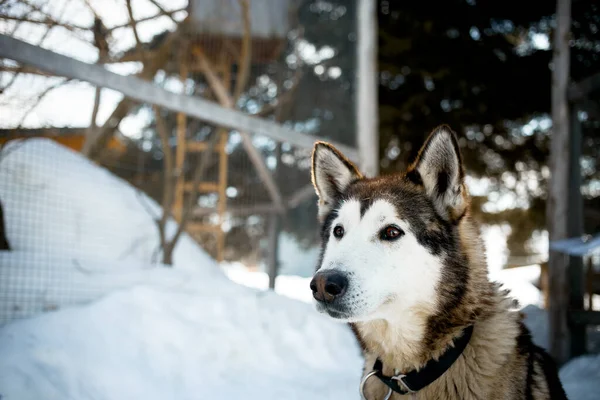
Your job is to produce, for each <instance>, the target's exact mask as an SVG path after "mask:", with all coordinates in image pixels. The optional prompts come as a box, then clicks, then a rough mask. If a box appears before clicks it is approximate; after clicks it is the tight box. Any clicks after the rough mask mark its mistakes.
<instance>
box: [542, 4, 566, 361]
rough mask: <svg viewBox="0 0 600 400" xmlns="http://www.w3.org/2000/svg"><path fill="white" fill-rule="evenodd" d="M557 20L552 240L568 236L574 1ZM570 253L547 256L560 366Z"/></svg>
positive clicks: (549, 206) (549, 208)
mask: <svg viewBox="0 0 600 400" xmlns="http://www.w3.org/2000/svg"><path fill="white" fill-rule="evenodd" d="M556 15H557V22H556V29H555V31H554V58H553V61H552V63H553V66H554V68H553V69H552V122H553V126H552V136H551V138H550V158H549V167H550V179H549V182H548V201H547V202H546V221H547V222H546V223H547V228H548V236H549V239H550V241H555V240H560V239H565V238H567V237H568V231H567V229H568V228H567V218H568V197H567V193H568V191H569V168H568V165H569V148H570V144H569V106H568V101H567V86H568V82H569V61H570V59H569V57H570V49H569V33H570V27H571V1H570V0H557V9H556ZM567 267H568V256H565V255H563V254H561V253H558V252H556V251H550V253H549V258H548V291H549V299H548V303H549V304H548V318H549V325H550V332H549V337H550V349H549V350H550V353H551V354H552V356H553V357H554V359H555V360H556V361H557V363H558V364H559V365H561V364H564V363H565V362H566V361H568V359H569V353H570V346H569V341H570V337H569V329H568V323H567V311H568V306H569V286H568V279H567Z"/></svg>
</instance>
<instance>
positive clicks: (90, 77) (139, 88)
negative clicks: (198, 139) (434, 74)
mask: <svg viewBox="0 0 600 400" xmlns="http://www.w3.org/2000/svg"><path fill="white" fill-rule="evenodd" d="M0 57H5V58H9V59H11V60H15V61H17V62H19V63H21V64H25V65H29V66H33V67H36V68H39V69H40V70H43V71H46V72H48V73H51V74H55V75H59V76H65V77H68V78H72V79H78V80H81V81H85V82H89V83H91V84H93V85H95V86H99V87H103V88H108V89H112V90H116V91H118V92H121V93H122V94H124V95H125V96H127V97H129V98H132V99H134V100H137V101H139V102H142V103H148V104H154V105H157V106H160V107H163V108H165V109H167V110H170V111H174V112H182V113H184V114H186V115H188V116H190V117H194V118H198V119H200V120H203V121H207V122H210V123H213V124H215V125H219V126H223V127H226V128H230V129H236V130H239V131H246V132H252V133H253V134H257V135H262V136H266V137H269V138H271V139H273V140H276V141H278V142H286V143H289V144H291V145H294V146H298V147H302V148H312V146H313V145H314V142H315V141H317V140H325V141H328V142H329V143H331V144H333V145H334V146H336V147H337V148H338V149H339V150H341V151H342V152H344V154H346V156H347V157H348V158H350V159H351V160H353V161H357V160H358V152H357V151H356V150H355V149H354V148H352V147H350V146H346V145H344V144H341V143H337V142H335V141H331V140H328V139H326V138H320V137H316V136H311V135H307V134H304V133H301V132H296V131H294V130H292V129H289V128H285V127H283V126H282V125H280V124H277V123H275V122H272V121H268V120H265V119H261V118H257V117H253V116H251V115H248V114H246V113H244V112H242V111H237V110H233V109H227V108H225V107H222V106H220V105H218V104H215V103H214V102H211V101H208V100H204V99H202V98H199V97H192V96H187V95H180V94H175V93H172V92H169V91H167V90H164V89H162V88H160V87H158V86H156V85H154V84H153V83H151V82H146V81H144V80H142V79H139V78H136V77H134V76H123V75H119V74H115V73H113V72H110V71H108V70H107V69H105V68H103V67H102V66H99V65H93V64H87V63H84V62H81V61H78V60H74V59H72V58H69V57H66V56H63V55H60V54H57V53H54V52H52V51H49V50H46V49H43V48H41V47H39V46H34V45H31V44H29V43H26V42H23V41H21V40H18V39H15V38H12V37H10V36H7V35H1V34H0Z"/></svg>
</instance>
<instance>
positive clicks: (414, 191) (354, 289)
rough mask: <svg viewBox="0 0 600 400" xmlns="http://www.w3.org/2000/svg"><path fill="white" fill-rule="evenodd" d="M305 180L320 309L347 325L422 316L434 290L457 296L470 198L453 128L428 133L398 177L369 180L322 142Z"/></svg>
mask: <svg viewBox="0 0 600 400" xmlns="http://www.w3.org/2000/svg"><path fill="white" fill-rule="evenodd" d="M312 181H313V184H314V186H315V189H316V192H317V195H318V197H319V220H320V222H321V223H322V228H321V237H322V249H321V259H320V262H319V265H318V268H317V273H316V274H315V276H314V278H313V280H312V281H311V289H312V291H313V296H314V298H315V303H316V307H317V309H318V310H319V311H320V312H323V313H327V314H328V315H329V316H331V317H333V318H335V319H338V320H341V321H349V322H358V321H369V320H374V319H380V318H383V319H387V318H391V317H393V315H391V314H392V313H394V314H398V313H402V314H404V315H405V316H406V315H421V316H422V317H425V318H427V317H429V316H431V315H432V314H433V313H435V312H436V310H439V306H440V301H441V300H440V297H441V296H442V297H443V299H444V301H446V302H447V301H450V302H452V301H460V297H461V296H462V295H463V292H464V290H465V288H464V285H466V280H467V279H468V271H466V270H465V263H464V262H462V261H463V260H459V259H460V258H461V257H462V256H463V253H464V252H463V251H462V250H461V247H462V244H461V238H460V237H459V236H460V234H459V229H458V227H459V225H460V221H461V219H463V217H464V216H465V214H466V213H467V211H468V203H469V198H468V194H467V191H466V187H465V184H464V171H463V166H462V160H461V155H460V151H459V148H458V143H457V140H456V137H455V135H454V133H453V132H452V131H451V130H450V128H448V127H447V126H441V127H439V128H437V129H436V130H435V131H434V132H433V133H431V135H430V136H429V138H428V139H427V140H426V142H425V144H424V146H423V147H422V148H421V150H420V151H419V154H418V156H417V159H416V160H415V161H414V162H413V164H412V165H411V166H410V167H409V168H408V170H407V171H406V172H405V173H401V174H395V175H389V176H381V177H376V178H366V177H364V176H363V175H362V174H361V173H360V172H359V171H358V169H357V168H356V167H355V166H354V165H353V164H352V163H351V162H350V161H349V160H348V159H347V158H345V157H344V156H343V155H342V154H341V153H340V152H339V151H338V150H336V149H335V148H334V147H332V146H330V145H328V144H326V143H323V142H319V143H317V144H316V145H315V147H314V151H313V160H312ZM446 280H448V285H447V287H445V285H444V282H445V281H446Z"/></svg>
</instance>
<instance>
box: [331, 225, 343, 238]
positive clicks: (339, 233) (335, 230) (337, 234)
mask: <svg viewBox="0 0 600 400" xmlns="http://www.w3.org/2000/svg"><path fill="white" fill-rule="evenodd" d="M333 236H335V237H336V238H338V239H341V238H342V236H344V228H342V227H341V226H340V225H338V226H336V227H335V228H333Z"/></svg>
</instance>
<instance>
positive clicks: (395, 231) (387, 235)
mask: <svg viewBox="0 0 600 400" xmlns="http://www.w3.org/2000/svg"><path fill="white" fill-rule="evenodd" d="M402 235H404V232H403V231H402V229H400V228H398V227H397V226H395V225H390V226H386V227H385V228H383V229H382V230H381V233H380V234H379V237H380V238H381V240H396V239H398V238H399V237H401V236H402Z"/></svg>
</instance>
